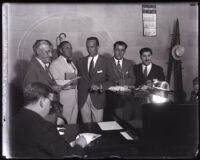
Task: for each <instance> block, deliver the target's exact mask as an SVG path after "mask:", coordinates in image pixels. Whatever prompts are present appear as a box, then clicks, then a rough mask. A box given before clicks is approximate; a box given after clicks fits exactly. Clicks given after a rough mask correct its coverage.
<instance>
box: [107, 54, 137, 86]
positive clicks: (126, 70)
mask: <svg viewBox="0 0 200 160" xmlns="http://www.w3.org/2000/svg"><path fill="white" fill-rule="evenodd" d="M122 72H123V75H124V80H125V85H134V83H135V75H134V73H133V64H132V62H131V61H130V60H128V59H125V58H124V59H123V62H122ZM108 74H109V80H111V81H114V82H116V83H115V84H116V85H118V84H117V81H118V80H120V79H121V78H120V73H119V71H118V69H117V66H116V63H115V59H114V57H112V58H110V59H109V60H108Z"/></svg>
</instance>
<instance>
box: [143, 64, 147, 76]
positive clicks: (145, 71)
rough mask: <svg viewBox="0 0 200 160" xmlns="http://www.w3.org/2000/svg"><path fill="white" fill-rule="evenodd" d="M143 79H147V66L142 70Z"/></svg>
mask: <svg viewBox="0 0 200 160" xmlns="http://www.w3.org/2000/svg"><path fill="white" fill-rule="evenodd" d="M144 78H147V66H145V68H144Z"/></svg>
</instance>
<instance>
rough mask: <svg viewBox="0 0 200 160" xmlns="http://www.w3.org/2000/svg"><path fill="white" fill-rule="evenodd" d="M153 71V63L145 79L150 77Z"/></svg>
mask: <svg viewBox="0 0 200 160" xmlns="http://www.w3.org/2000/svg"><path fill="white" fill-rule="evenodd" d="M153 71H154V65H153V63H152V66H151V70H150V72H149V74H148V76H147V78H150V77H151V75H152V74H153Z"/></svg>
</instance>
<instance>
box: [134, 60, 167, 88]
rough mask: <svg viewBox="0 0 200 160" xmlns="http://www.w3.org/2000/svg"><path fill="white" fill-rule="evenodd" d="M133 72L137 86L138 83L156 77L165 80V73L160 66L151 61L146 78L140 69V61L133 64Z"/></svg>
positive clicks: (140, 83)
mask: <svg viewBox="0 0 200 160" xmlns="http://www.w3.org/2000/svg"><path fill="white" fill-rule="evenodd" d="M134 74H135V77H136V82H135V85H136V86H137V87H138V86H139V85H143V84H144V83H145V82H146V81H147V80H153V79H158V80H159V81H164V80H165V75H164V72H163V69H162V67H160V66H158V65H156V64H154V63H152V68H151V70H150V72H149V74H148V76H147V78H146V79H145V78H144V74H143V71H142V63H140V64H137V65H135V66H134Z"/></svg>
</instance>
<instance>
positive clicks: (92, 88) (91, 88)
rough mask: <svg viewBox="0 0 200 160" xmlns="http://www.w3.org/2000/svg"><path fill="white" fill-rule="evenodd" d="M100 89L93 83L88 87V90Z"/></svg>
mask: <svg viewBox="0 0 200 160" xmlns="http://www.w3.org/2000/svg"><path fill="white" fill-rule="evenodd" d="M99 89H100V87H99V86H98V85H95V84H93V85H92V86H91V87H90V90H91V91H98V90H99Z"/></svg>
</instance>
